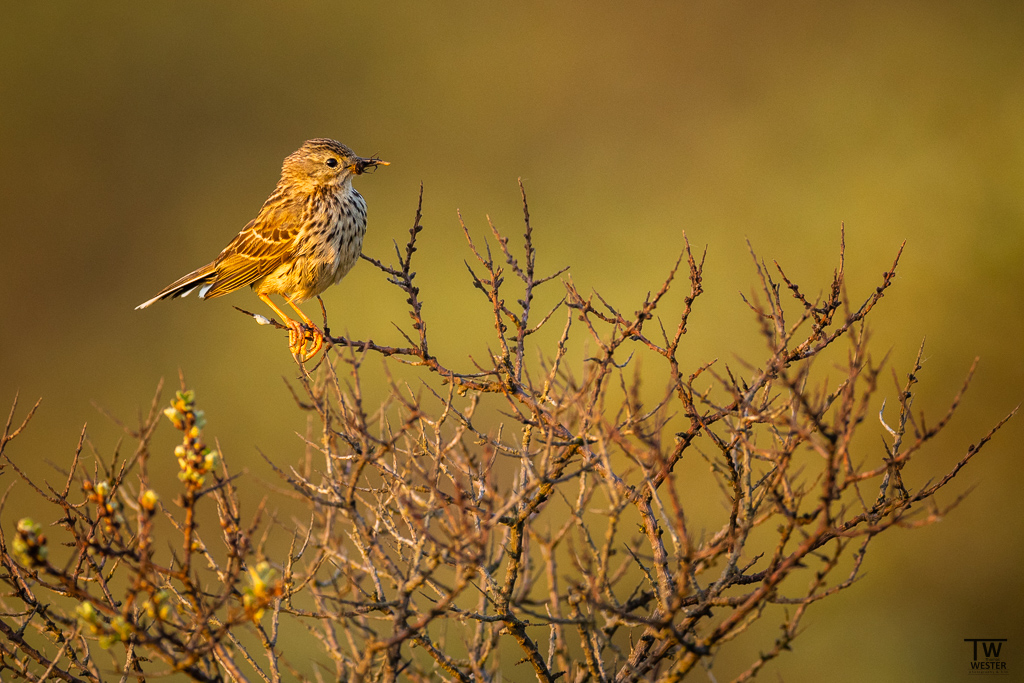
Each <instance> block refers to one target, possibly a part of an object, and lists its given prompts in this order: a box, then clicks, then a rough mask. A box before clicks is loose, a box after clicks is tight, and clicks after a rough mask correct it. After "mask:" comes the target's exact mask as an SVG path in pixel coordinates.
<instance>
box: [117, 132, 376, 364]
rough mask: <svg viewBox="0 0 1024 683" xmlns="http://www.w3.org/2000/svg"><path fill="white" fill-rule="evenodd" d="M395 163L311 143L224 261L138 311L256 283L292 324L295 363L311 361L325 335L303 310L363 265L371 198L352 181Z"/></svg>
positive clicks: (292, 160) (293, 159) (292, 159)
mask: <svg viewBox="0 0 1024 683" xmlns="http://www.w3.org/2000/svg"><path fill="white" fill-rule="evenodd" d="M389 165H390V164H389V163H388V162H387V161H381V160H380V159H378V158H376V157H370V158H364V157H360V156H358V155H357V154H356V153H355V152H353V151H352V150H351V149H349V148H348V147H346V146H345V145H343V144H341V143H340V142H338V141H336V140H331V139H328V138H314V139H312V140H307V141H306V142H305V143H303V145H302V146H301V147H299V149H298V150H297V151H295V152H294V153H293V154H291V155H289V156H288V157H287V158H286V159H285V160H284V163H283V165H282V167H281V179H280V180H279V181H278V183H277V187H276V188H275V189H274V191H273V192H272V193H271V195H270V197H268V198H267V201H266V202H264V204H263V208H261V209H260V211H259V214H257V216H256V218H254V219H252V220H251V221H249V223H248V225H246V226H245V227H244V228H243V229H242V231H241V232H239V233H238V235H236V236H235V238H234V239H233V240H231V242H230V243H229V244H228V246H226V247H224V250H223V251H221V252H220V255H219V256H217V258H215V259H214V260H213V261H211V262H210V263H208V264H206V265H205V266H203V267H201V268H197V269H196V270H194V271H192V272H191V273H189V274H188V275H186V276H184V277H182V278H179V279H178V280H175V281H174V282H172V283H171V284H169V285H167V286H166V287H164V288H163V289H162V290H160V293H159V294H157V295H156V296H154V297H153V298H152V299H150V300H149V301H146V302H144V303H142V304H139V305H138V306H136V309H135V310H139V309H142V308H147V307H148V306H151V305H152V304H154V303H156V302H157V301H160V300H161V299H173V298H176V297H183V296H188V294H190V293H191V292H193V291H194V290H197V289H198V290H199V298H200V299H213V298H216V297H219V296H223V295H225V294H229V293H230V292H233V291H235V290H236V289H241V288H242V287H245V286H246V285H249V286H250V287H252V289H253V291H255V292H256V295H257V296H258V297H259V298H260V299H261V300H262V301H263V302H264V303H266V304H267V305H268V306H270V308H271V309H273V311H274V312H275V313H277V314H278V315H279V316H281V318H282V319H283V322H284V324H285V325H287V326H288V330H289V331H288V349H289V351H291V353H292V355H293V356H294V357H295V359H296V360H297V361H300V362H302V363H305V362H307V361H309V360H310V359H312V358H313V357H315V356H316V355H317V353H319V352H320V349H321V348H322V347H323V344H324V334H323V332H321V331H320V330H319V329H318V328H317V326H316V325H314V324H313V321H311V320H310V319H309V318H308V317H306V314H305V313H303V312H302V309H300V308H299V307H298V304H301V303H302V302H304V301H307V300H309V299H311V298H313V297H319V296H320V294H321V293H323V291H324V290H326V289H327V288H328V287H330V286H331V285H333V284H336V283H338V282H340V281H341V279H342V278H343V277H345V275H346V274H348V272H349V271H350V270H351V269H352V267H353V266H354V265H355V264H356V262H357V261H358V260H359V256H360V254H361V253H362V247H363V236H364V235H365V234H366V200H364V199H363V197H362V195H360V194H359V192H357V191H356V190H355V188H353V187H352V179H353V178H355V176H357V175H360V174H362V173H366V172H367V171H369V170H372V169H375V168H376V167H378V166H389ZM272 294H277V295H279V296H281V297H282V298H284V301H285V303H287V304H288V305H289V306H291V307H292V308H293V309H294V310H295V312H296V313H298V316H299V318H300V319H301V322H299V321H298V320H293V319H292V318H290V317H288V315H286V314H285V313H284V311H282V310H281V309H280V308H279V307H278V306H277V305H276V304H275V303H274V302H273V301H272V300H271V299H270V295H272ZM321 301H322V300H321ZM307 337H308V341H309V346H308V348H307V346H306V343H307Z"/></svg>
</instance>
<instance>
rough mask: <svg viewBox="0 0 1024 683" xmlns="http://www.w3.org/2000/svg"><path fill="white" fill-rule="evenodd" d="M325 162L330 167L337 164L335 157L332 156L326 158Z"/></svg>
mask: <svg viewBox="0 0 1024 683" xmlns="http://www.w3.org/2000/svg"><path fill="white" fill-rule="evenodd" d="M326 163H327V165H328V166H330V167H331V168H334V167H335V166H337V165H338V160H337V159H335V158H334V157H330V158H328V159H327V162H326Z"/></svg>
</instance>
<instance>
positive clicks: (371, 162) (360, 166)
mask: <svg viewBox="0 0 1024 683" xmlns="http://www.w3.org/2000/svg"><path fill="white" fill-rule="evenodd" d="M390 165H391V164H390V163H389V162H387V161H381V160H380V159H374V158H372V157H371V158H369V159H363V158H361V157H360V158H357V159H356V162H355V163H354V164H352V170H353V171H354V172H355V174H356V175H359V174H360V173H366V172H367V171H369V170H370V169H373V168H376V167H378V166H390Z"/></svg>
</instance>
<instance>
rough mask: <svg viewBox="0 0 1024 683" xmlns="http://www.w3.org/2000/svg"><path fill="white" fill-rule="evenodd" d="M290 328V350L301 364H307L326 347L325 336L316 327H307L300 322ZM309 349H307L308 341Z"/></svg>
mask: <svg viewBox="0 0 1024 683" xmlns="http://www.w3.org/2000/svg"><path fill="white" fill-rule="evenodd" d="M294 322H295V324H294V325H289V326H288V350H289V351H291V352H292V356H294V357H295V360H296V361H298V362H300V363H307V362H309V361H310V360H311V359H313V358H314V357H316V355H317V354H318V353H320V350H321V349H322V348H323V347H324V334H323V332H321V331H320V330H319V329H317V328H316V326H315V325H310V326H306V325H303V324H302V323H300V322H298V321H294ZM307 339H308V341H309V348H306V341H307Z"/></svg>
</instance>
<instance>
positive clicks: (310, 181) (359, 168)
mask: <svg viewBox="0 0 1024 683" xmlns="http://www.w3.org/2000/svg"><path fill="white" fill-rule="evenodd" d="M388 165H389V164H388V162H386V161H381V160H380V159H377V158H372V157H371V158H368V159H367V158H363V157H361V156H359V155H357V154H356V153H355V152H353V151H352V150H351V149H349V148H348V147H346V146H345V145H343V144H341V143H340V142H337V141H336V140H329V139H327V138H315V139H313V140H307V141H306V142H305V143H304V144H303V145H302V147H300V148H299V149H298V150H297V151H296V152H295V153H293V154H291V155H290V156H289V157H288V158H287V159H285V160H284V166H283V167H282V169H281V179H282V180H288V181H290V182H292V183H298V184H301V185H308V186H310V189H312V188H313V187H324V186H340V185H344V184H345V183H349V182H351V180H352V178H353V176H357V175H359V174H360V173H365V172H366V171H368V170H370V169H373V168H376V167H377V166H388Z"/></svg>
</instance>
